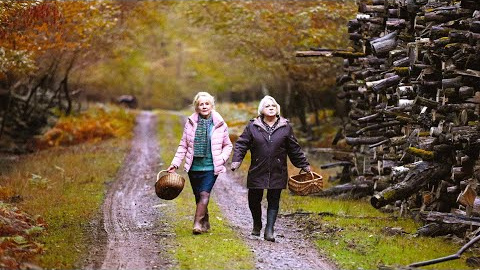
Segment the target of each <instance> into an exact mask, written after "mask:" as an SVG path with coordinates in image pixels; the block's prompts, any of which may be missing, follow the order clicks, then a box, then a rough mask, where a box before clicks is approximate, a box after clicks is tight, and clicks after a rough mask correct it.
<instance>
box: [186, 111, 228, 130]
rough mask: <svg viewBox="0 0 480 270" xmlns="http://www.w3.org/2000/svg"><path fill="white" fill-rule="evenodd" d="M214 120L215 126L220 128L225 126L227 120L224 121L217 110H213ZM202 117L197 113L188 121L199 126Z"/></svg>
mask: <svg viewBox="0 0 480 270" xmlns="http://www.w3.org/2000/svg"><path fill="white" fill-rule="evenodd" d="M211 114H212V120H213V126H214V127H216V128H218V127H219V126H221V125H223V123H224V122H225V120H223V117H222V116H221V115H220V114H219V113H218V112H217V111H215V110H212V113H211ZM199 117H200V115H199V113H197V112H195V113H193V114H192V115H190V116H189V117H188V121H189V122H190V124H192V125H193V124H195V125H196V124H198V118H199Z"/></svg>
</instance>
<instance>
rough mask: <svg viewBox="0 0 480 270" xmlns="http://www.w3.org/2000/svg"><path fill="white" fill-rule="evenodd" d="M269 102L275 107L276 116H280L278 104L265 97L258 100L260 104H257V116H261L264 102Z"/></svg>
mask: <svg viewBox="0 0 480 270" xmlns="http://www.w3.org/2000/svg"><path fill="white" fill-rule="evenodd" d="M267 101H271V102H273V104H274V105H275V106H276V107H277V115H280V104H278V102H277V101H276V100H275V99H274V98H273V97H272V96H265V97H263V98H262V100H260V104H258V115H262V111H263V109H264V108H265V102H267Z"/></svg>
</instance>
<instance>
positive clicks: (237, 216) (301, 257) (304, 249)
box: [213, 165, 336, 269]
mask: <svg viewBox="0 0 480 270" xmlns="http://www.w3.org/2000/svg"><path fill="white" fill-rule="evenodd" d="M244 166H245V165H244ZM239 177H241V176H240V175H237V173H232V172H230V171H228V172H227V173H226V174H221V175H220V176H219V177H218V179H217V181H216V183H215V186H214V190H213V196H214V198H215V200H216V202H217V203H218V204H219V206H220V209H221V210H222V212H223V214H224V215H225V217H226V218H227V219H228V220H229V221H230V223H231V224H232V225H233V226H234V228H235V229H236V230H237V231H238V233H239V234H240V236H241V237H242V238H243V239H245V241H246V243H247V245H248V246H249V247H250V248H251V249H252V251H253V253H254V254H255V260H256V262H255V266H256V268H257V269H336V267H335V266H334V265H333V264H332V263H331V262H329V261H328V260H327V259H325V258H324V257H322V256H321V254H319V253H318V251H317V250H316V249H315V247H314V245H313V244H312V243H311V242H310V241H308V240H305V238H304V236H303V235H302V234H301V233H300V232H299V230H298V229H297V225H296V222H295V220H293V219H292V218H287V217H283V216H282V215H281V214H279V217H278V218H277V222H276V223H275V235H276V236H275V243H272V242H269V241H265V240H264V239H263V230H262V234H261V236H260V237H256V236H252V235H250V232H251V230H252V221H251V220H252V218H251V216H250V210H249V209H248V202H247V188H246V187H244V186H243V185H241V184H240V182H239V181H238V178H239ZM235 179H237V180H235ZM284 192H286V191H284ZM265 201H266V198H264V201H263V202H265ZM262 212H263V221H264V223H265V221H266V205H263V211H262ZM280 213H281V211H280ZM264 227H265V226H264Z"/></svg>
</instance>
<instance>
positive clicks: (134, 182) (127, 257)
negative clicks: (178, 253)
mask: <svg viewBox="0 0 480 270" xmlns="http://www.w3.org/2000/svg"><path fill="white" fill-rule="evenodd" d="M177 115H178V114H177ZM178 116H179V121H182V122H184V121H185V118H184V117H181V116H180V115H178ZM156 125H157V122H156V118H155V115H154V114H153V113H149V112H142V113H141V114H139V116H138V117H137V126H136V128H135V135H134V138H133V140H132V147H131V151H130V153H129V154H128V155H127V157H126V158H125V161H124V164H123V165H122V167H121V169H120V171H119V172H118V174H117V179H116V180H115V181H113V182H112V183H111V186H110V187H109V189H108V193H107V194H106V197H105V202H104V205H103V207H102V213H101V216H100V217H99V218H97V219H95V220H94V221H93V222H92V224H91V225H90V228H91V234H92V235H93V236H92V242H91V243H90V246H91V249H90V250H89V254H88V255H87V256H88V257H87V258H86V260H85V262H84V263H83V265H82V267H81V268H84V269H172V268H175V267H178V266H177V265H176V262H174V260H173V259H172V258H171V257H170V255H169V253H168V250H169V249H171V248H173V246H172V245H173V244H174V243H175V235H174V233H173V232H172V231H173V229H172V228H171V227H170V226H169V225H168V220H167V216H166V213H167V211H174V210H175V209H174V204H173V202H172V201H163V200H162V203H161V204H159V200H158V198H157V197H156V196H155V193H154V189H153V183H154V180H155V179H153V178H154V177H153V176H154V175H155V173H156V172H155V171H154V170H155V168H157V167H158V166H157V165H158V164H159V161H160V158H159V147H158V142H157V141H156V138H157V136H156V130H157V129H156ZM167 130H168V129H167ZM244 166H245V165H244ZM242 177H244V176H242V175H240V174H239V173H238V172H236V173H232V172H230V171H229V172H227V173H226V174H221V175H220V176H219V178H218V179H217V183H216V184H215V186H214V189H213V193H212V194H213V198H214V201H215V202H216V203H217V204H218V205H219V207H220V209H221V211H222V213H223V215H224V216H225V217H226V218H227V219H228V221H229V224H230V225H231V226H232V228H233V229H234V230H236V231H237V233H238V235H239V236H240V237H241V238H242V239H244V240H245V242H246V244H247V245H248V246H249V247H250V249H251V250H252V253H253V255H254V257H255V268H256V269H335V266H334V265H333V264H332V263H329V261H328V260H327V259H325V257H323V256H322V255H321V254H319V253H318V251H317V250H316V248H315V247H314V245H313V244H312V243H311V242H310V241H308V240H305V238H304V236H303V235H302V234H301V232H300V230H298V229H297V227H296V226H297V225H295V224H296V222H295V220H294V219H293V218H287V217H283V216H282V215H281V214H280V215H279V218H278V219H277V223H276V226H275V228H276V239H277V242H275V243H272V242H268V241H264V240H263V238H262V237H255V236H251V235H250V231H251V217H250V212H249V210H248V204H247V189H246V188H245V187H244V185H242V184H241V181H240V179H241V178H242ZM264 212H265V207H264ZM192 215H193V213H192ZM264 220H265V217H264ZM212 233H215V228H212ZM192 237H194V236H192Z"/></svg>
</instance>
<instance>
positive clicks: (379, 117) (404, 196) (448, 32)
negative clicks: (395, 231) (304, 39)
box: [297, 0, 480, 225]
mask: <svg viewBox="0 0 480 270" xmlns="http://www.w3.org/2000/svg"><path fill="white" fill-rule="evenodd" d="M357 4H358V12H359V13H358V14H357V16H356V18H355V19H352V20H350V21H349V23H348V33H349V35H350V40H351V41H352V42H351V43H352V49H348V50H328V49H317V48H314V49H311V50H310V51H299V52H297V57H314V56H320V57H341V58H343V59H344V74H342V75H340V76H338V77H337V85H338V94H337V97H338V98H339V99H340V100H342V102H343V103H344V104H345V105H346V107H347V108H348V121H347V123H346V124H345V125H344V127H343V129H342V133H343V137H344V138H343V139H344V140H345V142H346V143H347V144H348V145H349V146H351V149H352V152H353V153H354V155H353V157H352V159H351V163H352V164H353V166H352V168H351V170H350V171H351V173H352V175H353V177H352V182H353V181H355V182H359V181H360V182H361V181H364V182H365V183H373V184H372V185H371V187H372V191H371V195H373V196H371V204H372V206H374V207H376V208H381V207H392V206H398V207H400V206H407V207H408V209H410V210H411V209H418V210H422V211H425V210H428V211H431V212H443V213H450V212H451V211H452V209H456V210H457V214H458V211H459V210H461V211H460V213H461V215H465V216H468V217H471V216H472V215H474V216H480V198H479V197H478V195H477V194H478V192H479V188H478V182H479V179H480V161H479V150H480V1H478V0H461V1H460V0H457V1H453V0H360V1H357ZM475 224H476V225H478V224H477V223H475Z"/></svg>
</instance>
